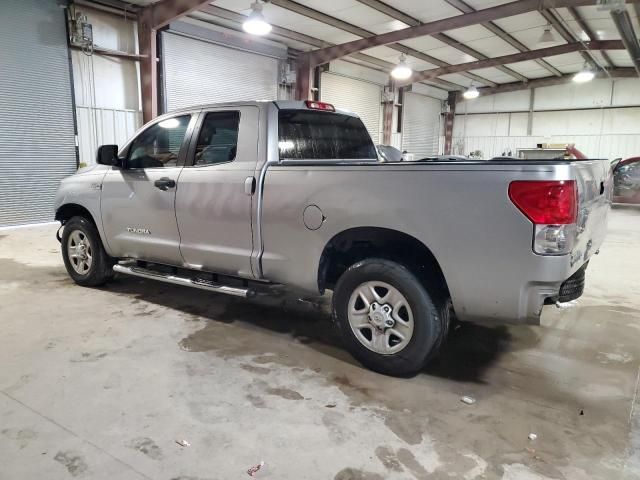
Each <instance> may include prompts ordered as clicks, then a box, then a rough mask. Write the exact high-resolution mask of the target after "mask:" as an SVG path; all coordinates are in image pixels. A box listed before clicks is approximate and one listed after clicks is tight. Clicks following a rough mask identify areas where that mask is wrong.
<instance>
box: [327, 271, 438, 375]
mask: <svg viewBox="0 0 640 480" xmlns="http://www.w3.org/2000/svg"><path fill="white" fill-rule="evenodd" d="M333 312H334V316H335V318H336V319H337V322H338V326H339V328H340V331H341V333H342V337H343V339H344V341H345V343H346V345H347V348H348V349H349V351H350V352H351V354H352V355H353V356H354V357H355V358H356V359H357V360H359V361H360V362H361V363H362V364H364V365H365V366H366V367H368V368H370V369H372V370H375V371H377V372H380V373H384V374H387V375H396V376H399V375H410V374H414V373H416V372H418V371H419V370H420V369H422V367H423V366H424V365H425V363H426V362H427V359H428V358H429V356H430V354H431V353H432V351H433V350H434V349H435V348H437V345H438V343H439V339H440V338H441V335H442V327H443V322H442V319H441V318H440V317H441V313H442V312H441V309H438V308H437V307H436V305H435V303H434V301H433V299H432V298H431V296H430V295H429V293H428V292H427V290H426V289H425V288H424V286H423V285H422V283H421V282H420V281H419V280H418V279H417V278H416V276H415V275H414V274H413V273H411V272H410V271H409V270H408V269H407V268H406V267H405V266H403V265H400V264H398V263H396V262H392V261H389V260H384V259H376V258H372V259H366V260H362V261H360V262H358V263H356V264H354V265H353V266H351V267H350V268H349V269H348V270H347V271H346V272H345V273H344V274H343V275H342V276H341V277H340V279H339V280H338V283H337V284H336V287H335V290H334V294H333Z"/></svg>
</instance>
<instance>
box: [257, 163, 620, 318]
mask: <svg viewBox="0 0 640 480" xmlns="http://www.w3.org/2000/svg"><path fill="white" fill-rule="evenodd" d="M517 180H575V181H576V184H577V187H578V196H579V214H578V235H577V239H576V244H575V246H574V248H573V250H572V251H571V253H570V254H569V255H558V256H554V255H548V256H547V255H538V254H536V253H535V252H534V251H533V249H532V223H531V222H530V221H529V220H528V219H527V218H526V217H525V216H524V215H523V214H522V213H521V212H520V211H519V210H518V208H517V207H516V206H515V205H514V204H513V203H512V202H511V201H510V200H509V197H508V189H509V184H510V183H511V182H512V181H517ZM610 198H611V176H610V172H609V164H608V161H606V160H588V161H584V160H581V161H568V160H560V161H557V160H539V161H538V160H536V161H531V160H528V161H526V162H523V161H517V160H500V161H495V162H486V161H482V160H470V161H464V162H428V163H422V162H421V163H417V162H399V163H371V162H349V161H340V162H307V161H283V162H281V163H279V164H277V165H272V166H270V167H269V168H268V170H267V172H266V176H265V183H264V192H263V214H262V218H261V219H260V221H261V228H262V234H263V242H264V246H265V250H264V254H263V256H262V269H263V273H264V275H265V277H267V278H270V279H273V280H275V281H282V282H283V283H289V284H295V285H299V286H302V287H303V288H305V289H308V290H312V289H314V288H317V278H318V277H317V272H318V260H319V258H320V256H321V253H322V250H323V248H324V246H325V245H326V243H327V241H329V240H330V239H331V238H332V237H333V236H334V235H337V234H338V233H340V232H341V231H343V230H345V229H349V228H357V227H377V228H385V229H393V230H398V231H402V232H405V233H407V234H409V235H411V236H413V237H414V238H416V239H418V240H420V241H421V242H422V243H423V244H424V245H426V246H427V247H428V248H429V249H430V250H431V252H432V253H433V255H434V257H435V258H436V259H437V261H438V263H439V265H440V267H441V269H442V271H443V273H444V276H445V278H446V281H447V286H448V288H449V291H450V294H451V298H452V302H453V305H454V308H455V311H456V314H457V316H458V317H459V318H461V319H462V320H473V319H479V318H482V319H486V318H490V319H496V320H500V321H506V322H528V323H537V322H538V319H539V315H540V311H541V309H542V305H543V304H544V301H545V299H547V298H553V297H554V296H557V295H558V292H559V289H560V285H561V284H562V282H563V281H564V280H566V279H567V278H569V277H570V276H571V275H572V274H573V273H574V272H576V271H577V270H578V269H579V268H580V267H581V266H582V265H584V264H585V263H586V262H587V261H588V260H589V258H590V256H591V255H592V254H593V253H594V252H595V251H596V250H597V249H598V248H599V246H600V244H601V243H602V241H603V239H604V235H605V231H606V227H605V225H606V218H607V214H608V206H609V203H610ZM309 205H316V206H318V208H319V209H320V210H321V212H322V215H324V217H325V218H326V220H325V221H324V223H323V224H322V228H320V229H318V230H309V229H306V228H304V229H301V228H300V227H299V219H300V218H301V215H302V214H303V211H304V209H305V208H306V207H307V206H309Z"/></svg>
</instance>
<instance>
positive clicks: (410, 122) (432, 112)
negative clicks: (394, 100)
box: [402, 92, 441, 160]
mask: <svg viewBox="0 0 640 480" xmlns="http://www.w3.org/2000/svg"><path fill="white" fill-rule="evenodd" d="M440 111H441V101H440V100H438V99H435V98H431V97H427V96H425V95H420V94H419V93H411V92H407V93H405V94H404V100H403V102H402V112H403V120H402V150H403V151H405V150H406V152H407V153H408V154H410V155H413V159H414V160H419V159H420V158H424V157H427V156H429V155H436V154H437V153H438V140H439V138H438V137H439V135H440Z"/></svg>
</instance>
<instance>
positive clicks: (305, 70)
mask: <svg viewBox="0 0 640 480" xmlns="http://www.w3.org/2000/svg"><path fill="white" fill-rule="evenodd" d="M297 62H298V67H297V69H296V90H295V99H296V100H310V99H311V98H312V97H311V79H312V76H313V69H312V67H311V63H310V62H309V56H308V55H299V56H298V58H297Z"/></svg>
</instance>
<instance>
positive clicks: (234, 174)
mask: <svg viewBox="0 0 640 480" xmlns="http://www.w3.org/2000/svg"><path fill="white" fill-rule="evenodd" d="M259 113H260V110H259V108H258V107H256V106H241V107H236V108H227V109H223V108H221V109H210V110H203V111H202V114H201V115H200V121H199V125H198V126H196V129H195V132H194V134H193V138H192V141H191V147H190V149H189V154H188V158H187V159H186V161H185V167H184V169H183V170H182V172H181V173H180V179H179V181H178V191H177V194H176V217H177V219H178V227H179V230H180V237H181V243H180V251H181V253H182V256H183V258H184V260H185V263H186V264H187V265H188V266H189V267H191V268H195V269H201V270H206V271H212V272H217V273H224V274H228V275H235V276H241V277H245V278H251V277H252V276H253V274H252V271H251V253H252V249H253V233H252V229H251V221H252V220H251V219H252V200H253V188H252V187H253V175H254V171H255V167H256V162H257V159H258V145H260V139H259V130H258V118H259Z"/></svg>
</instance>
